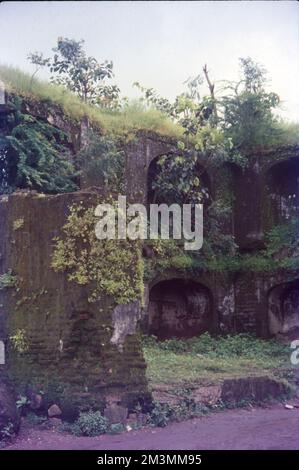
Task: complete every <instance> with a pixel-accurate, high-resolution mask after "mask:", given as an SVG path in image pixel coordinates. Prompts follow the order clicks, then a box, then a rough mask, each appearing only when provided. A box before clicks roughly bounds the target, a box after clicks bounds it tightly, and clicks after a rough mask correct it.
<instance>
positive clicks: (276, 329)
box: [268, 279, 299, 340]
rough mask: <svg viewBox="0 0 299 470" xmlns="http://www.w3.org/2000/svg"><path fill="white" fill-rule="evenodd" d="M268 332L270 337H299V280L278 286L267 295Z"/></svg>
mask: <svg viewBox="0 0 299 470" xmlns="http://www.w3.org/2000/svg"><path fill="white" fill-rule="evenodd" d="M268 321H269V332H270V334H271V335H272V336H277V337H281V338H286V339H290V340H292V339H297V338H298V335H299V279H296V280H294V281H291V282H287V283H283V284H279V285H278V286H275V287H274V288H272V289H271V290H270V292H269V295H268Z"/></svg>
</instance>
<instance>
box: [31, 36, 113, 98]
mask: <svg viewBox="0 0 299 470" xmlns="http://www.w3.org/2000/svg"><path fill="white" fill-rule="evenodd" d="M83 44H84V41H83V40H81V41H75V40H74V39H68V38H58V40H57V47H55V48H53V49H52V50H53V51H54V56H53V57H52V58H44V57H43V54H42V53H40V52H34V53H30V54H29V55H28V60H29V61H30V62H31V63H32V64H34V65H35V66H36V67H37V70H38V69H39V68H40V67H43V66H48V67H49V69H50V72H51V74H52V76H51V81H52V82H54V83H57V84H59V85H63V86H65V87H66V88H68V89H69V90H71V91H72V92H74V93H76V94H77V95H78V96H79V97H80V98H81V99H82V100H83V101H84V102H88V103H92V104H96V105H99V106H103V107H114V106H115V105H116V104H117V102H118V96H119V91H120V90H119V88H118V87H117V86H116V85H112V86H107V85H106V84H105V79H110V78H112V77H113V63H112V61H107V60H106V61H105V62H103V63H99V62H98V61H97V60H96V59H95V58H94V57H89V56H87V55H86V52H85V51H84V49H83Z"/></svg>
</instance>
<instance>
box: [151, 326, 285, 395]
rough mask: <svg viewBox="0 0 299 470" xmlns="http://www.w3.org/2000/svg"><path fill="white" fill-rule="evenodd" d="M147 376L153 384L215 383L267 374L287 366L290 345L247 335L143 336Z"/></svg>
mask: <svg viewBox="0 0 299 470" xmlns="http://www.w3.org/2000/svg"><path fill="white" fill-rule="evenodd" d="M144 354H145V358H146V361H147V364H148V368H147V375H148V379H149V381H150V384H151V385H152V386H155V385H158V384H166V385H177V386H180V387H184V386H188V384H189V385H190V384H194V383H207V384H214V383H218V382H221V381H222V380H223V379H225V378H233V377H242V376H243V377H244V376H245V375H246V376H257V375H269V374H273V373H274V371H275V370H276V369H279V368H280V367H283V366H286V365H288V359H289V348H287V347H286V346H284V345H282V344H280V343H278V342H277V341H275V340H267V341H266V340H262V339H259V338H256V337H254V336H250V335H248V334H239V335H234V336H226V337H223V336H219V337H212V336H211V335H210V334H209V333H205V334H203V335H201V336H199V337H195V338H192V339H188V340H178V339H172V340H167V341H163V342H158V341H157V340H156V339H155V338H153V337H147V338H144Z"/></svg>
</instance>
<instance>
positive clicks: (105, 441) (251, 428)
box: [6, 405, 299, 450]
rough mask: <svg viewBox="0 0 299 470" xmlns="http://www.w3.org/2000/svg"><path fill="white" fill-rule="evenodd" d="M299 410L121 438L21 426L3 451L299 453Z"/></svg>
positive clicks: (209, 419) (221, 417) (232, 414)
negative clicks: (265, 450)
mask: <svg viewBox="0 0 299 470" xmlns="http://www.w3.org/2000/svg"><path fill="white" fill-rule="evenodd" d="M298 431H299V409H293V410H287V409H284V407H283V406H282V405H275V406H273V407H270V408H254V409H251V410H244V409H242V410H240V409H238V410H229V411H223V412H219V413H213V414H211V415H209V416H205V417H203V418H197V419H193V420H189V421H184V422H181V423H172V424H170V425H169V426H167V427H166V428H155V429H153V428H146V429H142V430H140V431H131V432H126V433H123V434H119V435H114V436H109V435H104V436H99V437H75V436H72V435H70V434H61V433H59V432H58V431H56V430H50V431H49V430H41V429H39V428H37V427H34V428H29V429H28V428H26V427H23V428H22V429H21V432H20V434H19V436H18V437H17V438H16V440H15V442H14V443H13V444H11V445H9V446H7V447H6V449H7V450H13V449H16V450H21V449H36V450H37V449H59V450H62V449H82V450H113V449H114V450H117V449H118V450H126V449H127V450H132V449H136V450H137V449H138V450H139V449H141V450H161V449H165V450H170V449H182V450H186V449H188V450H202V449H203V450H204V449H299V437H298Z"/></svg>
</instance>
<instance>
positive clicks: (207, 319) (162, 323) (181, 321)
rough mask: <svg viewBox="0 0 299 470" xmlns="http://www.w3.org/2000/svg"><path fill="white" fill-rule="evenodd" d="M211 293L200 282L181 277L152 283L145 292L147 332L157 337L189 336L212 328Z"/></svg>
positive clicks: (161, 338) (162, 338)
mask: <svg viewBox="0 0 299 470" xmlns="http://www.w3.org/2000/svg"><path fill="white" fill-rule="evenodd" d="M212 323H213V318H212V296H211V293H210V291H209V289H208V288H207V287H205V286H204V285H202V284H200V283H197V282H194V281H190V280H184V279H170V280H166V281H161V282H159V283H157V284H155V285H154V286H153V287H152V288H151V290H150V293H149V307H148V333H149V334H152V335H155V336H157V338H158V339H160V340H164V339H168V338H174V337H176V338H190V337H192V336H197V335H200V334H201V333H204V332H205V331H210V330H211V329H212Z"/></svg>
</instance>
